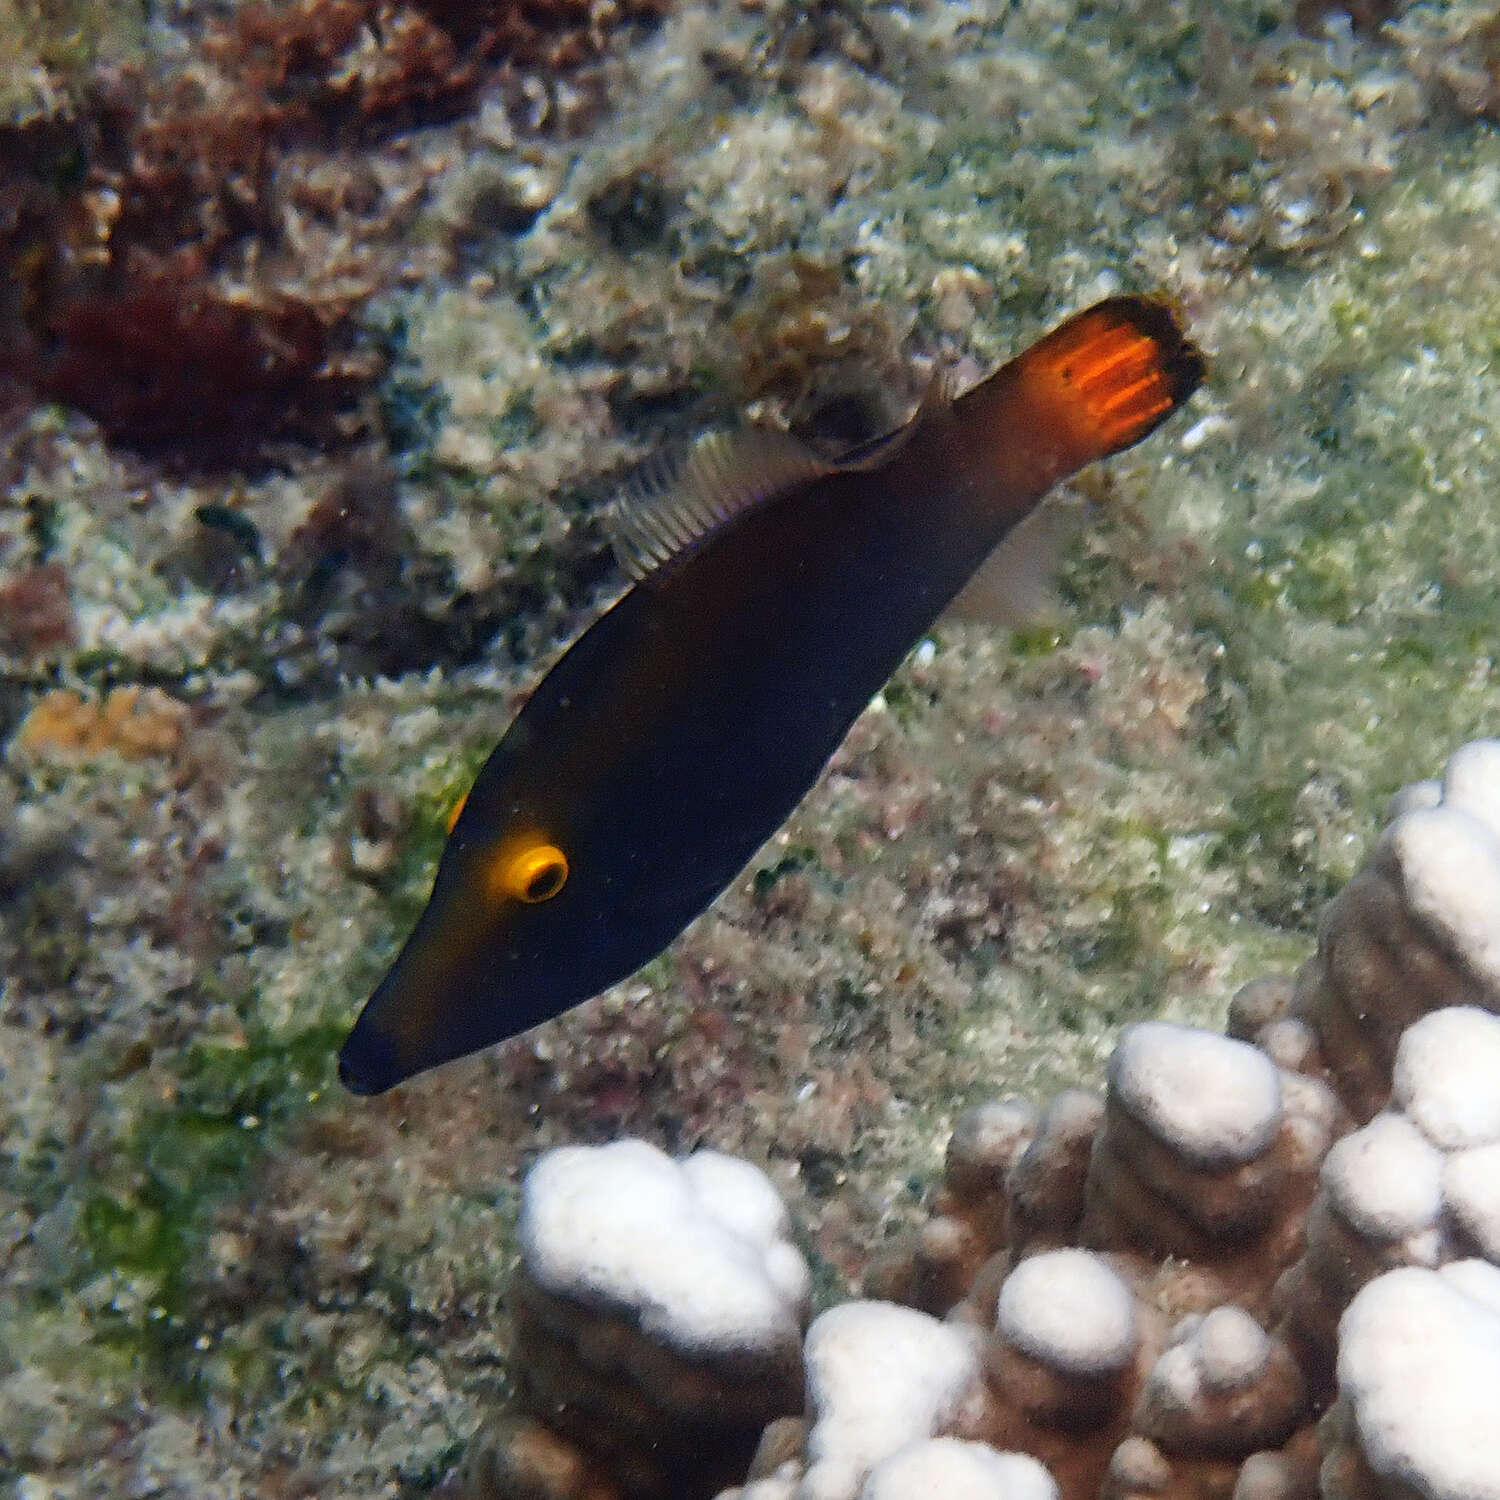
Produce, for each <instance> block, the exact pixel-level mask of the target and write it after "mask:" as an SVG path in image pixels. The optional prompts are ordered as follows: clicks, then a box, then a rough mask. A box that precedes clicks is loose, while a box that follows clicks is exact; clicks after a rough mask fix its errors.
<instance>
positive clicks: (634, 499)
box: [605, 427, 838, 582]
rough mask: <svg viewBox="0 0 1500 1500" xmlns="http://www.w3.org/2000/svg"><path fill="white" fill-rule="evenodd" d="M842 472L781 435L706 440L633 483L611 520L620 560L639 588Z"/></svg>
mask: <svg viewBox="0 0 1500 1500" xmlns="http://www.w3.org/2000/svg"><path fill="white" fill-rule="evenodd" d="M837 467H838V465H836V464H833V463H830V462H829V461H827V460H826V459H822V458H819V457H818V455H817V454H816V453H814V452H813V451H812V449H810V448H808V447H807V446H805V445H804V444H803V443H801V442H799V441H798V440H797V439H796V438H794V437H793V436H792V435H791V434H790V433H789V432H780V431H777V430H776V429H774V428H768V427H750V428H746V429H745V430H744V431H742V432H709V433H705V434H704V435H703V436H702V437H700V438H699V439H698V440H697V441H696V442H695V443H694V444H693V445H692V446H691V447H690V448H688V449H687V450H686V451H685V452H684V453H682V454H680V455H678V456H676V457H667V458H658V459H654V460H652V461H650V462H648V463H647V464H645V465H643V466H642V467H641V468H640V469H638V470H637V471H636V473H635V475H634V477H633V478H632V479H630V480H628V481H627V482H626V485H625V488H624V489H623V491H622V492H621V494H620V496H619V498H618V499H617V500H616V501H615V503H614V504H613V505H612V506H611V507H610V510H609V513H608V515H607V516H606V518H605V525H606V527H607V528H608V531H609V539H610V542H611V544H612V545H613V547H614V550H615V556H616V557H617V558H618V559H619V560H620V565H621V566H622V567H623V568H624V569H625V571H626V573H627V574H629V576H630V578H631V580H632V581H633V582H639V581H640V580H641V579H642V578H646V577H648V576H649V575H650V574H652V573H654V572H656V570H657V569H658V568H660V567H662V566H663V565H664V564H666V563H668V562H670V561H671V560H672V559H673V558H675V557H681V556H682V555H683V554H684V553H687V552H690V551H692V550H693V549H694V548H695V547H697V546H699V545H700V544H701V543H702V542H703V541H704V539H705V538H707V537H709V536H711V535H713V533H714V532H716V531H718V530H719V528H720V527H722V526H725V525H727V524H728V523H729V522H730V521H732V520H733V519H734V518H735V517H736V516H739V515H743V514H744V513H745V512H746V511H748V510H752V509H753V508H754V507H756V506H758V505H764V504H765V503H766V502H767V501H768V500H772V499H774V498H775V497H776V496H777V495H781V494H784V493H785V492H786V491H787V490H789V489H791V488H793V487H794V486H795V485H799V484H805V483H807V481H808V480H810V479H817V478H819V477H820V476H821V475H824V474H831V473H832V472H833V471H834V469H835V468H837Z"/></svg>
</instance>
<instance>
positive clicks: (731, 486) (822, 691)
mask: <svg viewBox="0 0 1500 1500" xmlns="http://www.w3.org/2000/svg"><path fill="white" fill-rule="evenodd" d="M1201 369H1202V366H1201V361H1200V360H1199V357H1198V355H1197V354H1196V352H1195V351H1194V350H1193V349H1192V348H1191V346H1190V345H1189V344H1187V342H1186V341H1185V339H1184V338H1183V336H1182V335H1181V334H1180V332H1179V331H1178V330H1177V328H1176V326H1175V323H1174V322H1173V320H1172V317H1171V315H1170V313H1169V312H1168V311H1167V310H1166V309H1165V308H1164V307H1162V306H1161V305H1160V304H1157V303H1155V302H1151V301H1147V300H1145V299H1139V298H1116V299H1111V300H1110V301H1108V302H1105V303H1102V304H1099V305H1098V306H1097V307H1095V308H1093V309H1090V310H1089V311H1087V312H1084V313H1082V314H1079V315H1078V316H1077V317H1075V318H1074V319H1072V320H1070V322H1068V323H1066V324H1064V325H1063V326H1062V327H1061V328H1060V329H1058V330H1056V331H1054V332H1053V333H1052V334H1050V335H1049V336H1048V337H1047V338H1046V339H1044V340H1042V342H1041V343H1040V344H1038V345H1036V346H1034V347H1033V348H1032V349H1031V350H1029V351H1028V352H1027V353H1026V354H1023V355H1021V356H1020V357H1019V358H1018V359H1016V360H1013V361H1012V362H1011V363H1010V364H1008V365H1006V366H1004V367H1003V368H1002V369H1001V370H999V371H997V372H996V374H995V375H993V376H991V377H990V379H988V380H986V381H984V382H982V383H981V384H980V385H978V386H976V387H975V388H974V389H973V390H971V391H969V392H968V393H966V394H965V395H963V396H961V397H959V398H958V399H957V400H956V401H951V402H949V401H936V402H928V403H926V404H925V405H924V407H923V408H922V410H921V411H919V413H918V414H917V416H916V417H915V418H913V420H912V421H911V423H909V424H908V425H907V427H905V428H903V429H901V430H900V431H898V432H897V433H895V434H893V435H891V436H890V437H888V438H886V439H883V440H881V441H880V442H878V443H876V444H872V445H869V446H868V447H867V448H865V449H863V450H860V451H859V452H857V453H856V454H854V455H851V456H850V457H849V458H847V459H846V460H844V461H843V462H841V463H824V462H821V461H819V460H817V459H816V458H815V457H814V456H812V455H811V454H809V453H807V452H806V451H805V450H798V449H796V448H795V445H794V444H793V440H791V439H784V438H783V439H780V440H779V442H780V444H781V446H779V447H778V446H777V440H773V439H771V438H765V439H763V440H762V448H761V453H760V468H761V469H762V470H767V471H769V472H770V474H771V476H772V478H773V479H774V478H776V476H777V475H778V474H779V475H780V476H781V477H782V479H783V481H784V482H782V483H780V484H771V485H769V486H767V488H768V489H769V493H760V492H759V491H757V492H756V493H754V494H751V495H749V496H748V497H747V496H746V495H745V494H743V493H741V492H740V491H739V490H737V489H736V483H737V481H736V477H735V473H734V458H733V455H732V454H723V453H715V454H712V455H710V456H709V458H708V459H706V460H705V461H704V462H702V463H701V464H700V465H699V472H698V473H697V475H696V476H694V475H691V474H690V475H689V476H688V479H689V488H692V486H693V485H696V486H697V488H698V489H699V490H701V491H704V492H707V493H706V498H704V497H702V496H699V497H696V498H695V497H694V496H693V495H691V494H688V495H686V496H685V497H679V498H677V499H675V500H669V502H668V504H667V505H666V506H665V507H663V508H661V509H659V513H658V514H657V516H656V517H655V519H654V522H652V524H651V525H648V526H646V528H645V534H646V537H647V540H646V541H645V542H642V541H641V535H642V532H641V529H640V528H639V527H638V528H637V531H636V532H635V533H634V536H635V540H636V542H637V557H636V560H637V563H638V564H639V565H640V571H642V572H643V575H644V576H642V577H641V578H640V579H639V580H638V581H637V582H636V583H635V585H634V586H633V587H632V588H631V589H630V590H629V591H628V592H627V593H626V594H625V595H624V596H623V597H622V598H621V599H620V600H619V602H618V603H616V604H615V605H614V606H613V607H612V608H611V609H609V610H607V611H606V612H605V613H604V614H603V615H601V616H600V618H599V619H598V620H597V621H596V622H595V623H594V624H593V625H592V626H590V628H589V629H588V630H586V631H585V632H584V634H583V635H582V636H580V637H579V638H578V640H577V641H576V642H575V643H574V644H573V645H572V647H570V648H569V650H568V651H567V652H566V653H565V654H564V655H563V656H562V658H561V659H560V660H559V661H558V663H557V664H556V665H555V666H554V667H553V669H552V670H551V671H550V672H549V673H548V674H547V676H546V677H545V678H543V680H542V682H541V683H540V684H539V685H538V687H537V689H536V691H535V692H534V693H533V694H532V695H531V697H530V698H529V699H528V700H527V702H526V704H525V706H524V707H523V708H522V709H521V711H520V713H519V714H518V715H517V717H516V719H515V721H514V722H513V723H512V725H511V727H510V729H509V730H508V731H507V732H506V734H505V736H504V738H503V739H502V740H501V741H500V744H499V745H498V746H497V747H496V749H495V751H494V752H493V754H492V755H491V757H490V759H489V760H488V761H487V762H486V764H485V765H484V767H483V769H482V770H481V771H480V773H479V775H478V777H477V779H476V780H475V783H474V786H473V788H472V790H471V792H470V793H469V796H468V797H467V799H466V800H465V802H464V804H463V806H462V809H461V811H460V813H459V816H458V818H457V821H456V823H455V825H454V827H453V830H452V832H451V835H450V838H449V842H448V845H447V847H446V848H445V850H444V853H443V857H442V860H441V862H440V864H439V868H438V873H437V877H436V881H435V884H434V888H433V893H432V897H431V899H430V901H429V903H428V906H427V908H426V910H425V911H424V912H423V914H422V916H421V918H420V919H419V921H418V923H417V926H416V928H415V930H414V931H413V933H412V935H411V937H410V938H409V939H408V941H407V943H406V945H405V947H404V948H403V949H402V951H401V953H400V955H399V956H398V958H397V960H396V962H395V964H394V965H393V966H392V968H391V970H390V972H389V974H387V976H386V977H385V979H384V980H382V982H381V983H380V985H379V987H378V988H377V989H376V991H375V993H374V995H373V996H372V997H371V999H370V1001H369V1002H368V1004H367V1005H366V1006H365V1009H364V1011H363V1012H362V1013H361V1015H360V1017H359V1020H358V1021H357V1023H356V1025H355V1027H354V1029H353V1031H352V1032H351V1034H350V1036H349V1038H348V1040H347V1041H346V1042H345V1044H344V1047H343V1050H342V1051H341V1053H340V1076H341V1077H342V1078H343V1080H344V1082H345V1084H346V1085H347V1086H348V1087H350V1088H351V1089H352V1090H354V1091H355V1092H358V1093H376V1092H380V1091H382V1090H384V1089H386V1088H389V1087H390V1086H392V1085H393V1084H395V1083H398V1082H400V1081H401V1080H402V1079H404V1078H407V1077H409V1076H411V1075H412V1074H413V1073H415V1072H418V1071H420V1070H422V1069H424V1068H428V1067H432V1066H434V1065H435V1064H437V1063H440V1062H443V1061H446V1060H448V1059H451V1058H454V1057H458V1056H462V1055H463V1054H465V1053H468V1052H471V1051H475V1050H477V1049H479V1048H481V1047H484V1046H487V1045H489V1044H490V1043H492V1042H495V1041H499V1040H502V1039H503V1038H505V1037H508V1036H512V1035H514V1034H516V1033H518V1032H520V1031H524V1030H526V1029H527V1028H528V1027H531V1026H533V1025H536V1024H537V1023H538V1022H541V1021H545V1020H547V1019H548V1018H550V1017H552V1016H555V1015H557V1014H558V1013H560V1012H561V1011H563V1010H566V1009H567V1008H568V1007H570V1006H572V1005H575V1004H577V1003H578V1002H580V1001H582V1000H586V999H588V998H589V997H590V996H592V995H595V994H597V993H598V992H599V991H600V990H602V989H605V988H607V987H608V986H609V985H610V984H613V983H615V982H616V981H617V980H620V979H622V978H624V977H625V976H626V975H628V974H630V973H631V972H633V971H634V970H635V969H637V968H639V967H640V965H641V964H643V963H645V962H646V961H648V960H649V959H651V958H652V957H654V956H655V955H656V954H657V953H659V952H660V951H661V950H662V949H663V948H665V947H666V946H667V945H668V944H669V943H670V942H671V941H672V940H673V939H674V938H675V937H676V936H677V935H678V934H679V933H680V932H681V931H682V929H683V928H684V927H685V926H686V925H687V924H688V923H689V922H690V921H692V919H693V918H694V917H696V916H697V915H698V914H699V913H700V912H702V911H703V910H704V908H705V907H707V906H708V904H709V903H710V902H711V901H712V900H713V899H714V897H715V896H716V895H717V894H718V893H719V892H720V891H722V890H723V889H724V887H725V886H726V885H728V884H729V883H730V881H732V880H733V879H734V877H735V876H736V875H737V874H738V873H739V871H740V870H741V869H743V868H744V866H745V864H746V863H747V862H748V861H749V859H750V858H751V857H752V856H753V855H754V853H755V851H756V850H757V849H758V848H759V847H760V846H761V845H762V844H763V843H764V842H765V841H766V839H767V838H769V837H770V836H771V834H773V833H774V832H775V831H776V829H777V828H778V827H779V826H780V825H781V824H782V823H783V822H784V821H785V819H786V818H787V817H788V815H789V814H790V813H791V811H792V810H793V808H794V807H795V806H796V805H797V803H798V802H799V801H800V800H801V798H802V797H803V795H804V794H805V793H806V792H807V790H808V788H809V787H810V786H811V785H812V784H813V782H814V781H816V779H817V777H818V774H819V772H820V771H821V770H822V768H823V766H824V765H825V763H826V762H827V760H828V758H829V757H830V756H831V755H832V754H833V752H834V750H835V749H836V748H837V747H838V745H839V742H840V741H841V740H842V739H843V737H844V735H845V733H846V732H847V731H848V728H849V726H850V724H851V723H852V722H853V721H854V719H855V718H856V717H857V716H858V715H859V713H860V712H861V711H862V710H863V709H864V707H865V706H866V705H867V704H868V703H869V701H870V699H871V698H872V697H873V696H874V695H875V693H877V692H878V691H879V690H880V688H881V687H882V686H883V684H884V683H885V682H886V680H887V679H888V678H889V676H890V675H891V673H892V672H893V671H894V670H895V668H896V667H897V666H898V665H899V664H900V662H901V660H902V659H903V658H904V657H905V655H906V654H907V652H908V651H910V649H911V648H912V646H913V645H914V644H915V643H916V642H917V641H918V640H919V639H920V638H921V636H922V635H923V634H924V633H925V632H926V631H927V630H928V629H929V628H930V627H931V625H932V623H933V621H934V620H935V619H936V618H937V617H938V616H939V615H940V614H941V613H942V611H943V609H944V608H945V607H946V606H947V604H948V603H949V602H950V601H951V600H952V599H953V598H954V596H955V595H956V594H958V593H959V592H960V591H961V590H962V589H963V587H964V585H965V583H967V582H968V580H969V579H970V577H971V576H972V575H973V574H974V572H975V571H976V570H977V569H978V568H979V566H980V564H981V563H983V562H984V560H985V559H986V557H988V556H989V555H990V554H991V553H992V552H993V551H994V550H995V548H996V547H997V545H998V544H999V543H1000V542H1001V541H1002V540H1003V539H1004V537H1005V536H1006V534H1007V532H1009V531H1010V529H1011V528H1012V527H1014V526H1015V525H1016V524H1017V523H1018V522H1019V521H1021V520H1022V519H1024V518H1025V516H1026V515H1027V514H1028V513H1029V512H1030V511H1031V509H1032V508H1033V507H1034V505H1035V504H1036V502H1037V501H1038V500H1039V499H1040V498H1041V497H1042V496H1043V495H1044V494H1045V493H1046V492H1047V490H1049V489H1050V488H1051V487H1052V486H1053V485H1054V484H1055V483H1056V482H1057V481H1058V480H1060V479H1062V478H1064V477H1066V476H1067V475H1068V474H1071V473H1073V472H1074V471H1076V470H1077V469H1079V468H1081V467H1082V466H1083V465H1084V464H1086V463H1088V462H1091V461H1092V460H1094V459H1096V458H1100V457H1104V456H1105V455H1106V454H1108V453H1111V452H1115V451H1118V449H1120V448H1122V447H1125V446H1128V445H1129V444H1130V443H1133V442H1135V441H1138V440H1139V439H1140V438H1141V437H1143V436H1144V435H1145V434H1146V433H1147V432H1149V431H1150V430H1151V429H1152V428H1154V427H1155V426H1156V425H1157V424H1158V423H1159V422H1160V421H1161V420H1163V419H1164V418H1165V417H1166V416H1167V415H1168V414H1169V413H1170V412H1171V411H1173V410H1174V409H1175V408H1176V407H1177V406H1178V405H1180V404H1181V402H1182V401H1183V400H1185V399H1186V396H1187V395H1188V394H1189V393H1190V392H1191V390H1192V389H1193V388H1194V387H1195V386H1196V384H1197V383H1198V380H1199V379H1200V378H1201ZM747 467H749V468H751V469H753V468H754V467H755V465H754V464H753V463H752V464H750V465H748V466H747ZM685 518H687V519H685ZM699 523H703V524H702V525H701V534H695V531H694V527H695V526H696V525H699ZM533 872H535V873H536V874H537V875H538V877H539V880H540V883H539V884H537V885H536V886H534V887H533V886H528V885H527V883H526V882H527V881H528V880H529V879H530V878H531V876H532V873H533Z"/></svg>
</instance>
